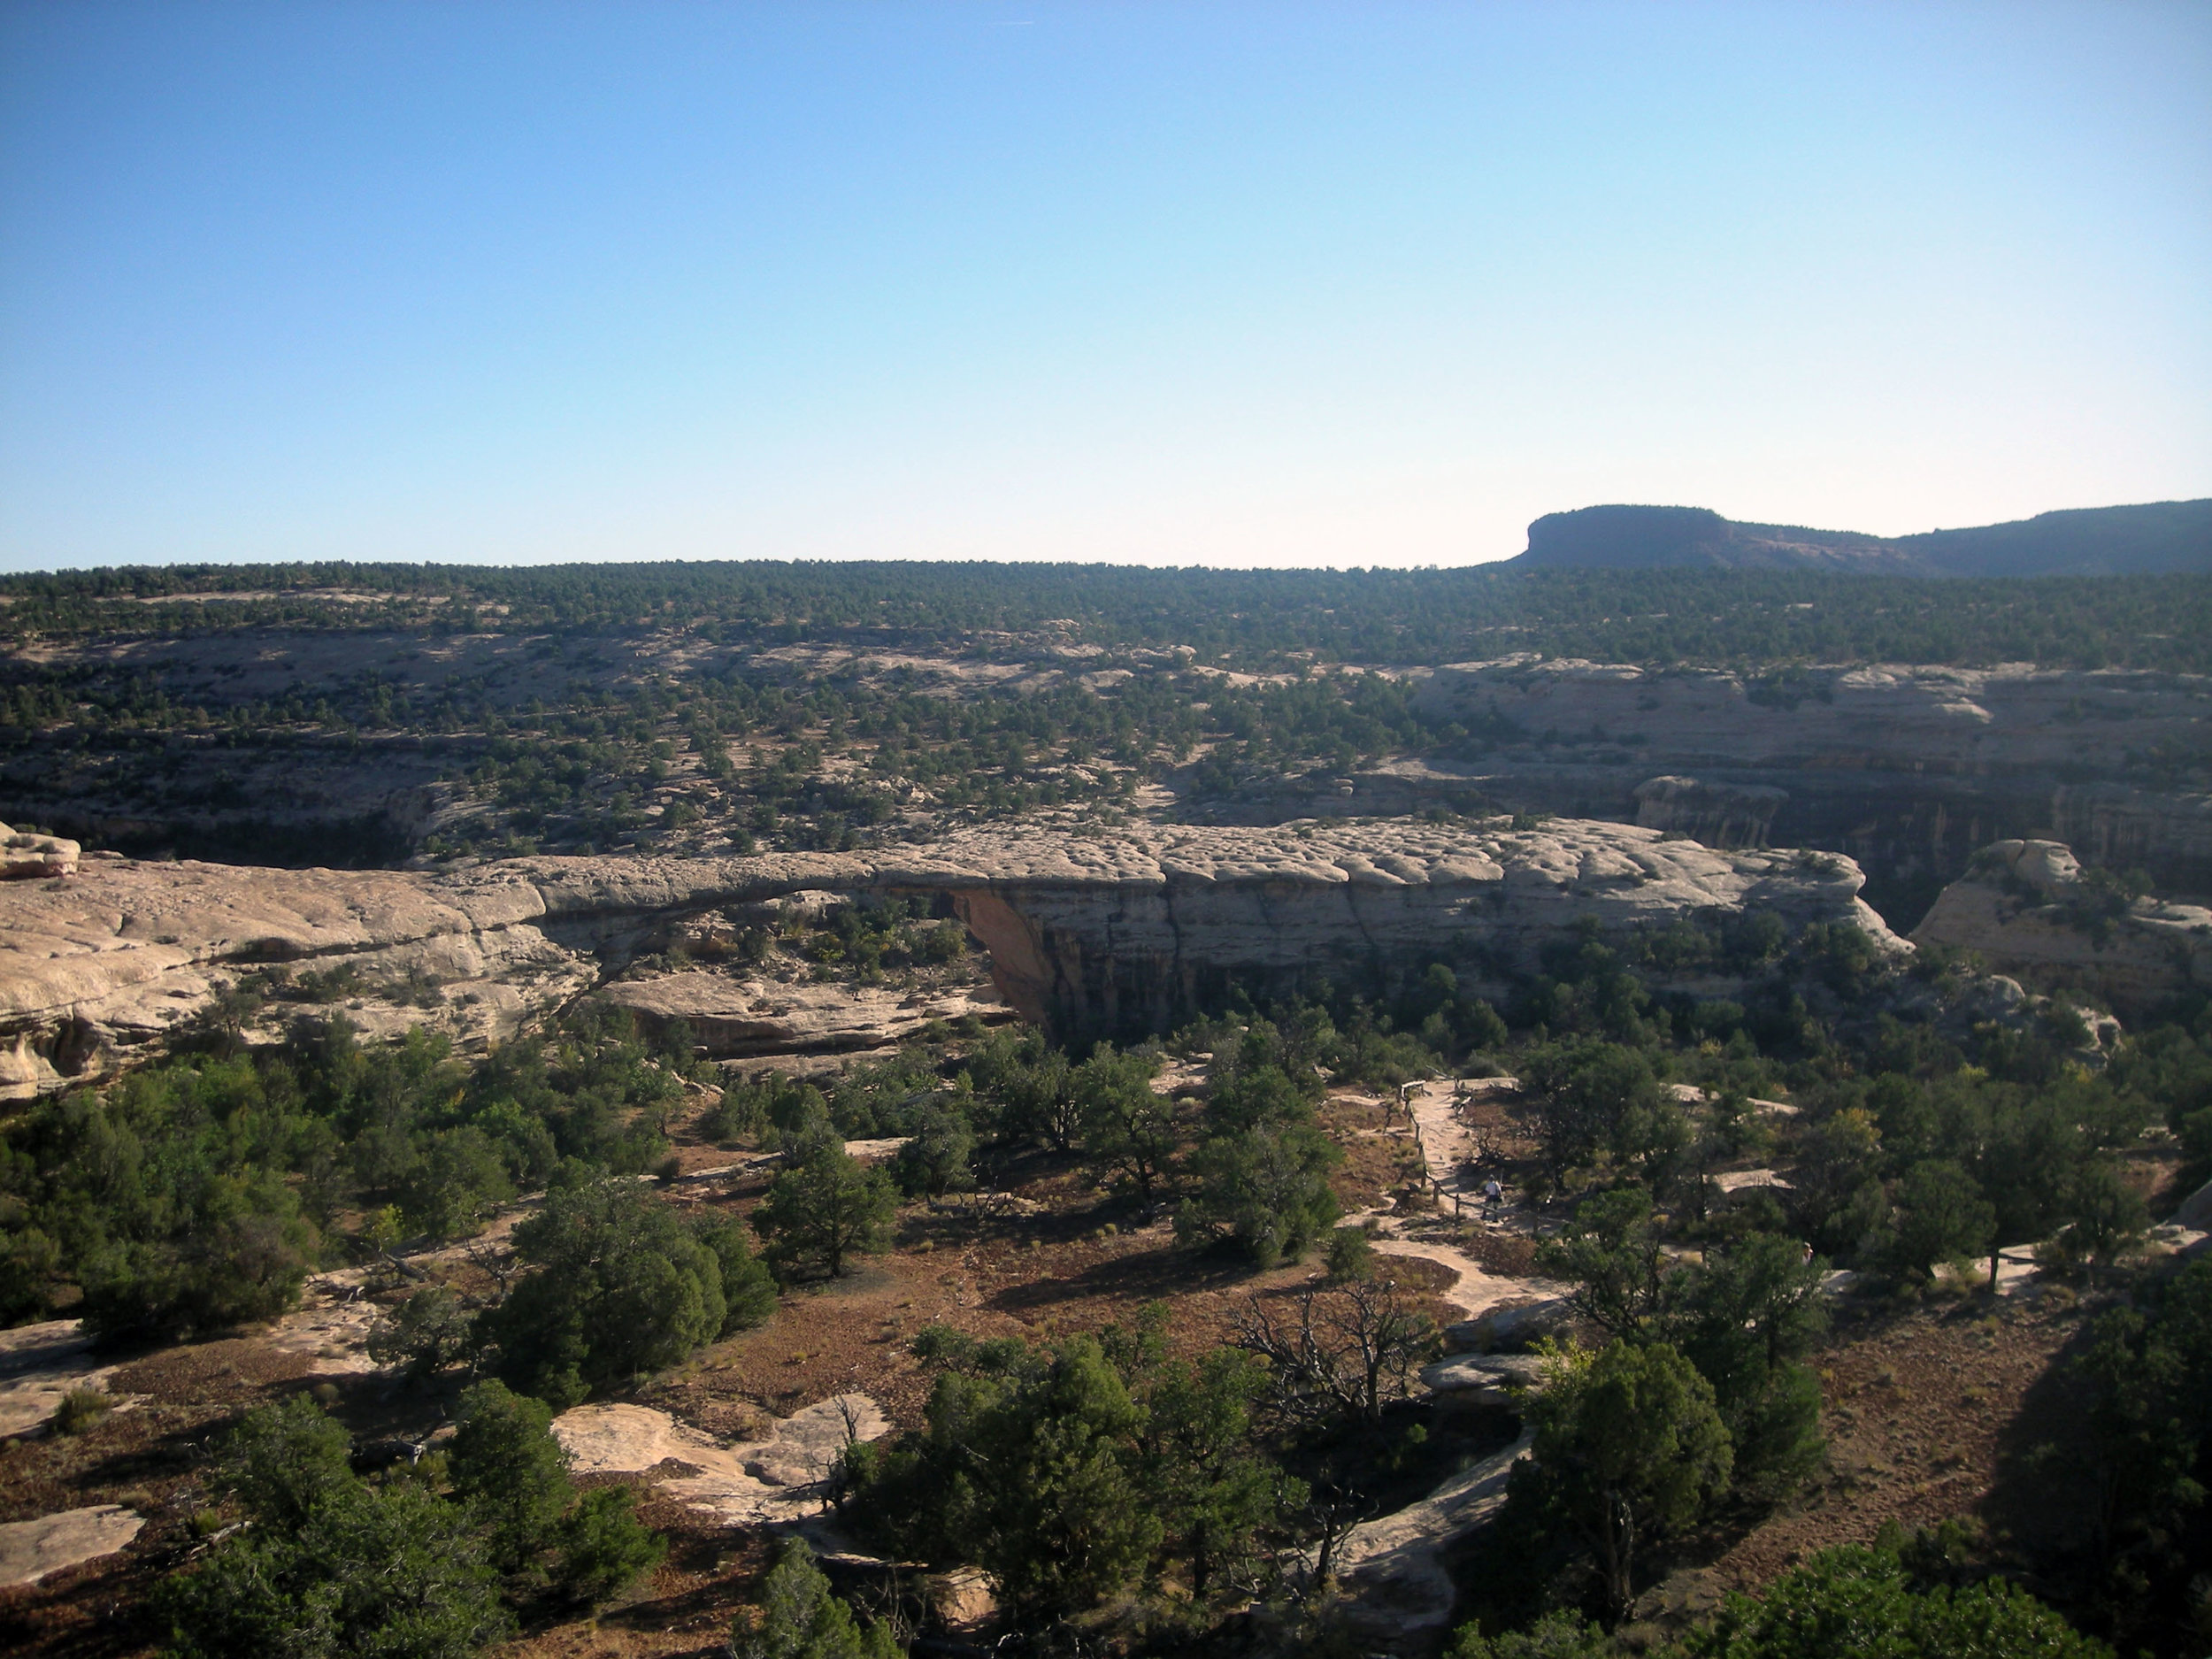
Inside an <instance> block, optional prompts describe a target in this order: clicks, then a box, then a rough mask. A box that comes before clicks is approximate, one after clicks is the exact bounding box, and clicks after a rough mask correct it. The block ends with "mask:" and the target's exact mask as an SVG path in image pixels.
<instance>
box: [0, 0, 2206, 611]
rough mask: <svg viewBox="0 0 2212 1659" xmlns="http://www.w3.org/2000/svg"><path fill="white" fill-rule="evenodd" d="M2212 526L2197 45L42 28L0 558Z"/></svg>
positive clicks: (2006, 2) (2199, 23)
mask: <svg viewBox="0 0 2212 1659" xmlns="http://www.w3.org/2000/svg"><path fill="white" fill-rule="evenodd" d="M2195 495H2212V4H2205V3H2204V0H2185V3H2180V4H2130V3H2128V0H2096V3H2095V4H2070V5H2036V4H2026V3H2024V0H2002V3H2001V4H1988V5H1972V4H1932V3H1930V0H1916V3H1915V4H1895V5H1887V4H1869V3H1867V0H1836V3H1835V4H1824V5H1792V4H1778V3H1777V4H1711V5H1697V4H1661V3H1659V0H1633V3H1632V4H1620V5H1608V4H1534V3H1533V0H1530V3H1527V4H1463V5H1443V4H1425V5H1416V4H1385V3H1383V0H1360V3H1359V4H1339V5H1300V4H1287V3H1286V0H1267V3H1266V4H1245V5H1225V4H1224V5H1209V4H1177V5H1169V4H1156V5H1148V4H1093V5H1073V4H1050V3H1048V0H1007V3H1006V4H920V3H918V0H900V3H899V4H877V5H867V4H821V3H818V0H810V3H809V4H796V3H794V4H755V5H741V4H703V3H702V0H685V3H684V4H646V3H645V0H625V3H623V4H611V3H610V4H573V5H568V4H553V3H550V0H532V3H530V4H519V3H515V4H468V3H467V0H438V3H437V4H421V5H410V4H315V3H313V0H287V3H285V4H267V5H233V4H212V3H208V0H194V3H193V4H174V3H171V0H164V3H163V4H150V5H113V4H97V3H96V0H66V3H65V4H19V3H18V0H0V566H4V567H7V568H14V569H23V568H42V567H52V566H58V565H98V564H116V563H139V562H165V561H173V560H198V559H222V560H250V559H267V558H289V557H312V558H323V557H346V558H398V559H434V560H482V561H492V562H502V563H509V562H514V563H537V562H542V561H547V560H555V559H576V558H661V557H685V558H730V557H736V558H747V557H805V558H812V557H923V558H926V557H988V558H1056V559H1058V558H1071V559H1085V560H1092V559H1102V560H1114V561H1125V562H1143V563H1157V564H1191V563H1203V564H1215V565H1425V564H1464V563H1469V562H1471V561H1476V560H1482V559H1490V558H1497V557H1505V556H1507V555H1509V554H1512V553H1516V552H1518V551H1519V550H1520V549H1521V547H1522V546H1523V543H1524V534H1523V533H1524V527H1525V526H1526V524H1527V522H1528V521H1529V520H1530V519H1531V518H1534V517H1535V516H1537V515H1538V514H1540V513H1543V512H1547V511H1555V510H1559V509H1563V508H1570V507H1577V506H1583V505H1587V504H1590V503H1597V502H1610V501H1635V502H1662V503H1686V504H1693V505H1699V506H1709V507H1712V508H1716V509H1717V510H1718V511H1722V512H1724V513H1726V514H1728V515H1729V516H1731V517H1733V518H1750V519H1759V520H1765V521H1781V522H1786V523H1796V524H1812V525H1816V526H1824V527H1837V528H1851V529H1861V530H1871V531H1876V532H1880V533H1888V534H1898V533H1904V532H1909V531H1915V530H1924V529H1929V528H1933V527H1936V526H1955V525H1963V524H1978V523H1985V522H1990V521H1993V520H1998V519H2004V518H2021V517H2024V516H2026V515H2029V514H2032V513H2035V512H2039V511H2045V510H2047V509H2050V508H2055V507H2073V506H2095V505H2106V504H2110V503H2120V502H2134V501H2150V500H2161V499H2170V498H2175V497H2183V496H2195Z"/></svg>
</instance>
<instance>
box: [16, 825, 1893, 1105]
mask: <svg viewBox="0 0 2212 1659" xmlns="http://www.w3.org/2000/svg"><path fill="white" fill-rule="evenodd" d="M1860 885H1861V878H1860V875H1859V872H1858V870H1857V869H1856V868H1855V866H1854V865H1853V864H1851V863H1850V862H1849V861H1848V860H1846V859H1838V858H1833V857H1830V856H1824V855H1816V854H1802V853H1791V852H1762V851H1738V852H1716V851H1712V850H1709V849H1706V848H1704V847H1701V846H1699V845H1697V844H1695V843H1694V842H1690V841H1667V840H1664V839H1663V837H1662V836H1661V834H1660V833H1659V832H1657V831H1655V830H1650V829H1643V828H1639V827H1636V826H1628V825H1619V824H1602V823H1555V824H1551V825H1548V826H1545V827H1544V828H1542V829H1540V830H1531V831H1523V832H1516V831H1513V830H1511V829H1510V828H1509V827H1507V826H1505V825H1504V824H1503V823H1502V822H1501V823H1499V824H1498V825H1497V826H1494V827H1490V828H1480V829H1478V828H1466V827H1455V826H1441V825H1431V824H1425V823H1408V822H1390V823H1379V824H1335V825H1326V826H1316V825H1310V824H1309V825H1294V826H1284V827H1281V828H1277V829H1264V830H1263V829H1234V828H1218V829H1205V828H1190V827H1175V826H1152V827H1141V828H1133V829H1131V830H1129V831H1127V832H1125V833H1114V834H1101V835H1096V836H1090V837H1085V836H1079V835H1071V834H1059V835H1051V836H1046V835H1025V834H1022V833H1006V832H983V831H978V832H973V833H964V834H961V835H956V836H953V837H950V838H948V839H947V840H945V841H939V842H936V843H934V844H933V845H930V846H926V847H894V848H888V849H879V850H875V851H871V852H865V853H849V854H831V853H817V854H804V853H794V854H783V855H775V856H764V857H757V858H637V857H595V858H525V859H515V860H509V861H503V862H499V863H491V864H479V865H476V866H474V867H472V868H466V869H457V870H452V871H449V872H437V873H432V872H400V871H357V872H354V871H349V872H336V871H328V870H273V869H257V868H243V867H237V866H229V865H220V864H194V863H178V864H140V863H134V862H132V861H129V860H127V859H120V858H115V857H112V856H93V857H88V859H87V860H86V861H85V863H84V864H83V865H82V866H81V872H80V873H79V874H78V875H77V876H76V877H74V878H71V879H54V880H49V881H42V882H35V883H15V884H12V885H10V886H8V887H5V888H0V1041H9V1042H12V1045H13V1048H12V1055H8V1056H5V1059H6V1064H7V1066H8V1068H9V1069H8V1070H7V1071H6V1073H5V1075H4V1077H0V1084H4V1085H5V1086H6V1087H8V1088H9V1089H10V1091H11V1092H12V1093H14V1094H24V1093H27V1092H32V1091H35V1090H36V1089H40V1088H50V1087H58V1086H59V1085H60V1084H61V1083H62V1082H63V1081H64V1080H65V1079H67V1078H68V1077H70V1076H72V1075H77V1074H81V1073H84V1072H86V1071H90V1070H97V1069H100V1068H101V1067H102V1066H103V1065H104V1064H111V1063H112V1059H113V1051H114V1050H115V1049H117V1048H127V1047H129V1046H131V1045H133V1044H134V1043H138V1042H142V1041H146V1040H148V1039H150V1038H153V1037H157V1036H158V1035H160V1034H161V1033H165V1032H166V1031H168V1030H170V1029H172V1028H173V1027H175V1026H176V1025H178V1024H179V1023H180V1021H183V1020H186V1019H188V1018H191V1017H193V1016H196V1015H198V1014H200V1013H201V1012H202V1011H203V1010H208V1009H209V1008H210V1007H211V1004H213V1003H214V1002H215V997H216V992H217V990H218V988H219V987H220V986H223V985H226V984H228V983H231V982H233V981H234V980H236V979H238V978H239V977H241V976H242V974H244V973H246V972H250V971H251V970H252V969H253V968H255V967H257V966H260V965H265V964H292V965H293V966H294V967H295V968H296V969H299V970H307V971H311V972H319V973H322V974H326V975H327V974H330V973H331V972H334V971H335V970H337V969H340V968H349V969H351V970H352V972H351V973H350V974H349V976H347V977H348V982H349V983H350V984H358V985H360V986H363V987H368V990H369V992H370V993H371V994H368V995H360V996H357V997H356V998H355V999H353V1000H354V1001H355V1002H358V1003H361V1004H364V1005H365V1006H364V1007H363V1008H362V1009H361V1010H359V1012H357V1013H356V1016H355V1017H356V1018H357V1019H359V1018H363V1017H364V1016H365V1015H373V1016H375V1018H371V1019H369V1020H367V1022H366V1023H368V1024H370V1025H371V1026H372V1028H375V1025H376V1019H378V1018H380V1019H383V1020H385V1021H388V1022H401V1023H408V1022H419V1021H422V1020H426V1019H436V1020H439V1021H442V1022H445V1023H449V1024H450V1025H454V1026H455V1027H456V1028H457V1030H458V1031H459V1032H460V1033H461V1034H462V1035H463V1037H464V1039H465V1041H475V1042H478V1043H482V1042H487V1041H495V1040H496V1039H497V1038H498V1037H499V1036H501V1035H502V1034H503V1033H505V1032H507V1031H510V1030H511V1029H513V1027H514V1025H516V1023H517V1022H518V1021H519V1020H520V1019H521V1018H523V1017H524V1016H525V1015H526V1013H527V1012H528V1011H529V1010H531V1009H532V1008H534V1007H539V1006H543V1005H546V1004H548V1003H550V1002H558V1001H561V1000H563V999H565V998H567V997H571V996H573V995H576V994H578V993H579V992H580V991H581V990H583V989H585V988H587V987H589V986H591V985H593V984H595V983H596V982H598V981H600V980H602V979H604V978H605V977H606V976H607V975H608V974H609V973H610V972H613V971H616V970H618V969H619V968H620V967H622V966H624V965H626V964H627V963H628V961H629V960H630V959H631V957H632V956H634V954H635V953H636V952H637V951H638V950H640V949H643V948H647V947H649V946H650V945H651V943H652V941H655V940H656V939H657V938H662V937H664V936H666V934H667V933H668V932H669V930H670V929H671V928H672V926H677V925H679V924H684V923H687V922H690V921H693V920H695V918H699V917H700V916H702V915H703V914H704V913H706V912H709V911H713V910H721V909H725V908H726V907H729V906H732V905H742V904H749V903H756V902H760V901H763V900H765V899H771V898H774V897H777V896H779V895H785V894H790V893H795V892H802V891H808V890H826V891H830V892H841V893H850V894H884V895H916V894H926V895H949V898H950V901H951V902H952V904H953V905H954V906H955V907H956V910H957V912H958V914H959V915H960V916H961V918H962V919H963V920H964V922H965V923H966V924H967V926H968V927H969V929H970V931H971V932H972V933H973V934H974V935H975V936H976V937H977V938H978V939H979V941H981V942H982V943H983V944H984V946H985V947H987V949H988V950H989V952H990V956H991V961H992V972H993V978H994V979H995V983H996V985H997V987H998V990H999V992H1000V993H1001V995H1002V996H1003V997H1004V998H1005V1000H1006V1001H1007V1002H1009V1003H1010V1004H1011V1005H1012V1006H1013V1007H1014V1008H1015V1009H1016V1010H1019V1011H1020V1012H1021V1013H1022V1014H1023V1015H1025V1016H1026V1017H1028V1018H1033V1019H1038V1020H1041V1021H1044V1022H1046V1023H1048V1024H1049V1025H1052V1026H1054V1027H1055V1028H1056V1030H1058V1031H1059V1032H1060V1033H1063V1034H1064V1035H1067V1036H1070V1037H1081V1036H1087V1035H1091V1034H1097V1033H1112V1034H1126V1033H1135V1032H1141V1031H1151V1030H1158V1029H1161V1028H1163V1027H1164V1026H1166V1025H1170V1024H1171V1023H1173V1022H1174V1021H1175V1020H1177V1019H1178V1018H1181V1017H1183V1016H1184V1015H1186V1014H1187V1013H1188V1012H1189V1011H1190V1010H1193V1009H1194V1008H1197V1007H1201V1006H1206V1005H1209V1004H1211V1003H1215V1002H1217V1001H1218V1000H1219V999H1220V998H1221V997H1223V996H1224V995H1226V994H1227V992H1228V991H1229V989H1230V987H1232V985H1240V986H1242V987H1245V988H1247V989H1248V990H1250V991H1252V992H1254V993H1256V994H1261V995H1273V994H1281V993H1286V992H1290V991H1295V990H1315V989H1317V988H1319V987H1320V985H1321V984H1322V982H1323V981H1325V980H1326V981H1331V982H1333V983H1339V984H1341V983H1348V982H1356V983H1360V984H1363V985H1367V984H1372V983H1374V982H1376V981H1378V980H1380V981H1382V982H1384V983H1387V982H1388V980H1389V979H1390V978H1391V977H1392V976H1393V975H1394V974H1398V973H1403V972H1419V971H1420V970H1421V969H1422V968H1423V967H1424V966H1425V964H1428V963H1431V962H1434V961H1448V962H1451V963H1454V964H1458V965H1460V966H1461V967H1462V968H1463V969H1464V970H1466V971H1467V972H1471V974H1472V975H1473V976H1474V978H1475V979H1476V980H1477V981H1478V982H1481V981H1484V980H1485V979H1487V980H1490V981H1497V980H1499V979H1502V977H1503V976H1507V975H1509V974H1512V973H1514V972H1523V971H1526V970H1528V969H1531V968H1532V967H1533V966H1534V965H1535V963H1536V961H1537V956H1538V953H1539V952H1540V949H1541V948H1542V946H1543V945H1544V944H1545V943H1546V942H1547V941H1551V940H1554V939H1557V938H1559V937H1561V936H1562V935H1563V933H1567V932H1568V931H1570V930H1571V929H1574V928H1576V927H1578V926H1584V925H1594V926H1596V927H1597V928H1599V929H1600V930H1601V931H1603V932H1620V931H1624V930H1627V929H1630V928H1632V927H1635V926H1640V925H1644V924H1655V923H1663V922H1665V921H1668V920H1670V919H1671V918H1677V917H1680V916H1684V915H1686V914H1690V913H1694V912H1704V911H1717V910H1762V909H1763V910H1774V911H1776V912H1777V913H1778V914H1780V915H1782V916H1783V917H1785V918H1786V919H1788V920H1790V921H1792V922H1794V923H1803V922H1811V921H1822V920H1847V921H1851V922H1854V923H1855V924H1856V925H1858V926H1862V927H1863V928H1865V929H1866V930H1867V931H1869V932H1870V933H1874V934H1876V935H1878V937H1880V938H1881V939H1883V940H1884V941H1889V942H1891V943H1895V942H1896V941H1893V940H1892V938H1891V935H1890V934H1889V933H1888V930H1887V929H1886V927H1885V926H1883V924H1882V921H1881V918H1879V917H1878V916H1877V915H1876V914H1875V913H1874V912H1873V911H1872V910H1870V909H1868V908H1867V906H1866V905H1865V904H1863V902H1860V900H1859V898H1858V890H1859V887H1860ZM1898 948H1899V949H1902V948H1903V947H1902V946H1901V945H1899V946H1898ZM645 983H648V984H650V983H651V981H646V982H645ZM394 986H399V987H406V991H407V993H408V994H404V995H384V996H381V997H380V996H378V995H374V993H375V992H376V990H377V988H378V987H394ZM423 987H437V989H438V991H439V992H440V994H441V995H442V1001H439V1000H438V999H437V998H433V997H425V996H422V995H418V994H417V993H419V992H420V991H421V990H422V988H423ZM733 989H735V990H736V991H737V992H738V994H739V995H740V996H741V995H743V993H742V987H741V984H740V983H739V982H737V981H734V980H733ZM623 995H626V996H629V997H633V998H634V997H635V996H637V995H639V994H638V993H636V992H632V991H626V992H624V993H623ZM666 995H668V996H671V997H674V998H675V999H676V1000H678V1001H680V1000H681V998H680V996H679V995H677V994H676V993H674V992H671V993H667V994H666ZM425 1002H432V1003H434V1007H430V1008H426V1007H424V1006H423V1004H424V1003H425ZM671 1011H672V1012H673V1011H679V1010H675V1008H674V1003H673V1002H671ZM687 1017H688V1016H687ZM925 1017H926V1018H927V1017H932V1016H925Z"/></svg>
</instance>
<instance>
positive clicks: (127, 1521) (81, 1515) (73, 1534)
mask: <svg viewBox="0 0 2212 1659" xmlns="http://www.w3.org/2000/svg"><path fill="white" fill-rule="evenodd" d="M144 1525H146V1521H145V1517H142V1516H138V1515H134V1514H132V1513H131V1512H130V1511H129V1510H128V1509H124V1508H123V1507H122V1506H121V1505H120V1504H115V1503H96V1504H94V1505H93V1506H92V1507H91V1508H90V1509H64V1510H62V1511H61V1512H60V1513H59V1514H58V1515H42V1516H41V1517H39V1518H38V1519H37V1520H35V1521H11V1522H9V1523H8V1524H7V1525H4V1526H0V1589H5V1588H7V1587H8V1586H12V1585H19V1584H36V1583H37V1582H38V1581H39V1580H40V1579H41V1578H45V1577H46V1576H47V1575H48V1574H49V1573H55V1572H59V1571H61V1570H62V1569H63V1568H64V1567H75V1566H79V1565H81V1564H82V1563H85V1562H88V1561H97V1560H99V1559H100V1557H101V1556H103V1555H114V1554H115V1553H116V1552H117V1551H118V1550H119V1549H121V1548H124V1547H125V1546H126V1545H127V1544H128V1543H129V1542H130V1541H131V1540H133V1539H134V1538H136V1537H137V1536H138V1533H139V1529H140V1528H142V1527H143V1526H144Z"/></svg>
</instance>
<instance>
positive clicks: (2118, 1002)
mask: <svg viewBox="0 0 2212 1659" xmlns="http://www.w3.org/2000/svg"><path fill="white" fill-rule="evenodd" d="M1913 939H1914V941H1916V943H1921V944H1929V945H1939V946H1943V947H1946V948H1948V949H1955V950H1970V951H1972V952H1974V953H1975V954H1976V955H1977V956H1979V957H1980V958H1981V960H1982V963H1983V964H1984V965H1985V967H1987V968H1988V969H1990V970H1991V971H1992V972H1996V973H2000V974H2005V975H2009V976H2011V977H2012V978H2014V979H2018V980H2020V981H2022V982H2023V983H2024V984H2025V985H2028V986H2031V987H2034V988H2036V989H2038V990H2043V991H2050V992H2066V991H2072V992H2086V993H2089V994H2091V995H2094V996H2097V997H2099V998H2101V999H2102V1000H2104V1001H2106V1002H2109V1003H2110V1004H2111V1005H2112V1006H2113V1007H2115V1008H2116V1009H2118V1010H2120V1011H2121V1012H2122V1013H2123V1014H2126V1015H2131V1014H2139V1013H2149V1012H2152V1011H2154V1010H2157V1009H2158V1008H2159V1006H2160V1005H2161V1004H2162V1003H2166V1002H2170V1001H2172V1000H2173V999H2174V998H2175V997H2177V996H2180V995H2185V994H2187V993H2188V992H2190V991H2192V990H2206V989H2212V910H2207V909H2205V908H2203V907H2201V906H2199V905H2193V904H2177V903H2162V902H2158V901H2157V900H2154V899H2138V900H2134V901H2129V900H2127V899H2126V898H2124V896H2121V895H2117V894H2116V893H2114V892H2113V891H2112V890H2110V889H2109V888H2101V887H2097V886H2096V885H2094V884H2093V883H2091V882H2090V881H2088V880H2086V879H2085V878H2084V875H2083V872H2082V868H2081V864H2080V863H2079V862H2078V860H2077V859H2076V858H2075V856H2074V854H2073V849H2070V848H2069V847H2067V846H2064V845H2063V844H2062V843H2060V842H2057V841H1998V842H1996V843H1995V844H1993V845H1992V846H1990V847H1988V848H1985V849H1983V851H1982V852H1981V854H1980V855H1979V856H1978V857H1977V858H1976V860H1975V863H1974V868H1973V870H1972V871H1971V872H1970V873H1969V874H1967V875H1966V876H1965V877H1963V878H1962V879H1959V880H1957V881H1955V882H1953V883H1952V884H1951V885H1950V886H1949V887H1946V888H1944V890H1943V893H1942V895H1941V896H1940V897H1939V898H1938V899H1937V900H1936V902H1935V905H1934V907H1933V908H1932V910H1929V912H1928V914H1927V915H1926V917H1925V918H1923V919H1922V921H1921V923H1920V926H1918V927H1917V928H1916V929H1915V930H1914V932H1913Z"/></svg>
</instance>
